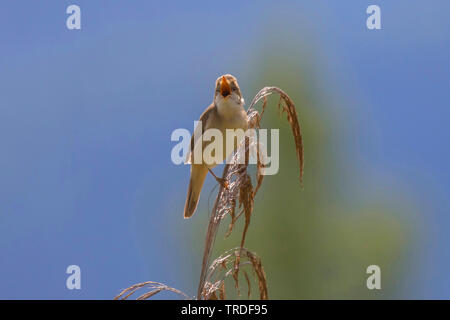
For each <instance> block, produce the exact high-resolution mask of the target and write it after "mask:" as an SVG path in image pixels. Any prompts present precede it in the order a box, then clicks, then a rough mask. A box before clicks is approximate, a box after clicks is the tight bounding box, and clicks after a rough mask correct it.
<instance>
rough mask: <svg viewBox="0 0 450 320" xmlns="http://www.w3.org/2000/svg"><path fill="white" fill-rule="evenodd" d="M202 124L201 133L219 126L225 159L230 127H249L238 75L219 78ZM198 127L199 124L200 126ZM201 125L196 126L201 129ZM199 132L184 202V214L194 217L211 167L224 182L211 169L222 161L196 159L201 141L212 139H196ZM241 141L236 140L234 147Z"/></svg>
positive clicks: (194, 142) (191, 153)
mask: <svg viewBox="0 0 450 320" xmlns="http://www.w3.org/2000/svg"><path fill="white" fill-rule="evenodd" d="M199 121H200V122H201V124H202V132H201V133H200V136H201V135H202V134H203V133H204V132H205V131H206V130H208V129H213V128H214V129H218V130H220V132H221V133H222V137H223V152H222V155H223V156H222V159H221V162H222V161H223V160H225V159H226V158H227V157H228V156H229V154H227V152H226V148H225V144H226V143H225V141H226V129H243V130H244V131H245V130H246V129H247V127H248V124H247V114H246V112H245V110H244V99H243V98H242V94H241V90H240V89H239V85H238V83H237V80H236V78H235V77H233V76H232V75H230V74H226V75H223V76H221V77H219V78H218V79H217V80H216V89H215V93H214V100H213V103H212V104H211V105H210V106H209V107H208V108H206V110H205V111H204V112H203V113H202V115H201V116H200V120H199ZM197 128H198V127H197ZM197 128H196V129H195V130H197ZM195 137H196V135H195V134H194V135H193V136H192V138H191V150H190V153H189V154H188V158H187V163H190V164H191V179H190V181H189V187H188V191H187V197H186V204H185V205H184V218H185V219H187V218H190V217H191V216H192V215H193V214H194V212H195V210H196V209H197V205H198V200H199V198H200V193H201V191H202V187H203V183H204V182H205V178H206V175H207V174H208V171H209V172H211V174H212V175H213V176H214V178H216V180H217V181H218V182H219V183H221V184H223V183H224V182H223V181H222V179H220V178H218V177H217V176H216V175H215V174H214V173H213V172H212V171H211V169H212V168H214V167H215V166H216V165H217V164H218V163H210V162H208V161H206V162H208V164H207V163H205V159H202V160H201V161H200V162H199V163H198V164H197V163H196V162H194V161H193V155H194V148H196V146H197V143H199V142H201V143H202V150H205V147H207V145H208V144H209V143H211V141H204V140H203V139H197V141H194V138H195ZM237 143H238V142H236V143H235V145H234V149H235V147H236V145H237Z"/></svg>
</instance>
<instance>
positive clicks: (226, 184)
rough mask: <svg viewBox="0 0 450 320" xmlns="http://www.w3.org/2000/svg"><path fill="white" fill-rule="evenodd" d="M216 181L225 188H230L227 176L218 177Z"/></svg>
mask: <svg viewBox="0 0 450 320" xmlns="http://www.w3.org/2000/svg"><path fill="white" fill-rule="evenodd" d="M216 181H217V182H218V183H219V184H220V185H221V186H222V188H224V189H227V190H228V189H229V187H230V184H229V183H228V181H227V179H225V178H216Z"/></svg>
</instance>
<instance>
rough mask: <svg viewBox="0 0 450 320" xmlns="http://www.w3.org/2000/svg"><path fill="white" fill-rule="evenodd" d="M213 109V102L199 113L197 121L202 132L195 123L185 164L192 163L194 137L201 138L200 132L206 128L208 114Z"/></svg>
mask: <svg viewBox="0 0 450 320" xmlns="http://www.w3.org/2000/svg"><path fill="white" fill-rule="evenodd" d="M214 111H215V105H214V103H212V104H211V105H210V106H209V107H208V108H206V110H205V111H204V112H203V113H202V114H201V115H200V119H199V120H198V121H199V122H201V124H202V128H201V129H202V132H199V130H200V127H199V126H198V125H197V127H195V129H194V134H193V135H192V137H191V147H190V149H189V152H188V154H187V157H186V162H185V163H186V164H192V162H193V161H192V155H193V154H194V153H193V151H194V146H195V144H196V143H197V141H194V138H197V140H198V139H201V136H202V134H203V133H204V132H205V130H206V123H207V121H208V118H209V116H210V115H211V113H212V112H214Z"/></svg>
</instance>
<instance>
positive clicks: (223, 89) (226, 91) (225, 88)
mask: <svg viewBox="0 0 450 320" xmlns="http://www.w3.org/2000/svg"><path fill="white" fill-rule="evenodd" d="M220 93H221V94H222V96H223V97H224V98H225V97H227V96H229V95H230V93H231V88H230V85H229V84H228V81H227V79H226V78H225V76H222V82H221V84H220Z"/></svg>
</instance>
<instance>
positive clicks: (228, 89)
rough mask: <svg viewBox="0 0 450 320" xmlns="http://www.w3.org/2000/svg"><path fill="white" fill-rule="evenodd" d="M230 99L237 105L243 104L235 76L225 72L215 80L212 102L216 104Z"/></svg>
mask: <svg viewBox="0 0 450 320" xmlns="http://www.w3.org/2000/svg"><path fill="white" fill-rule="evenodd" d="M230 99H231V101H233V102H234V103H236V104H238V105H241V104H242V105H243V104H244V99H243V98H242V94H241V89H240V88H239V85H238V83H237V80H236V78H235V77H233V76H232V75H231V74H225V75H223V76H220V77H219V78H217V80H216V91H215V93H214V102H215V103H216V104H217V103H221V102H225V101H229V100H230Z"/></svg>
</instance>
